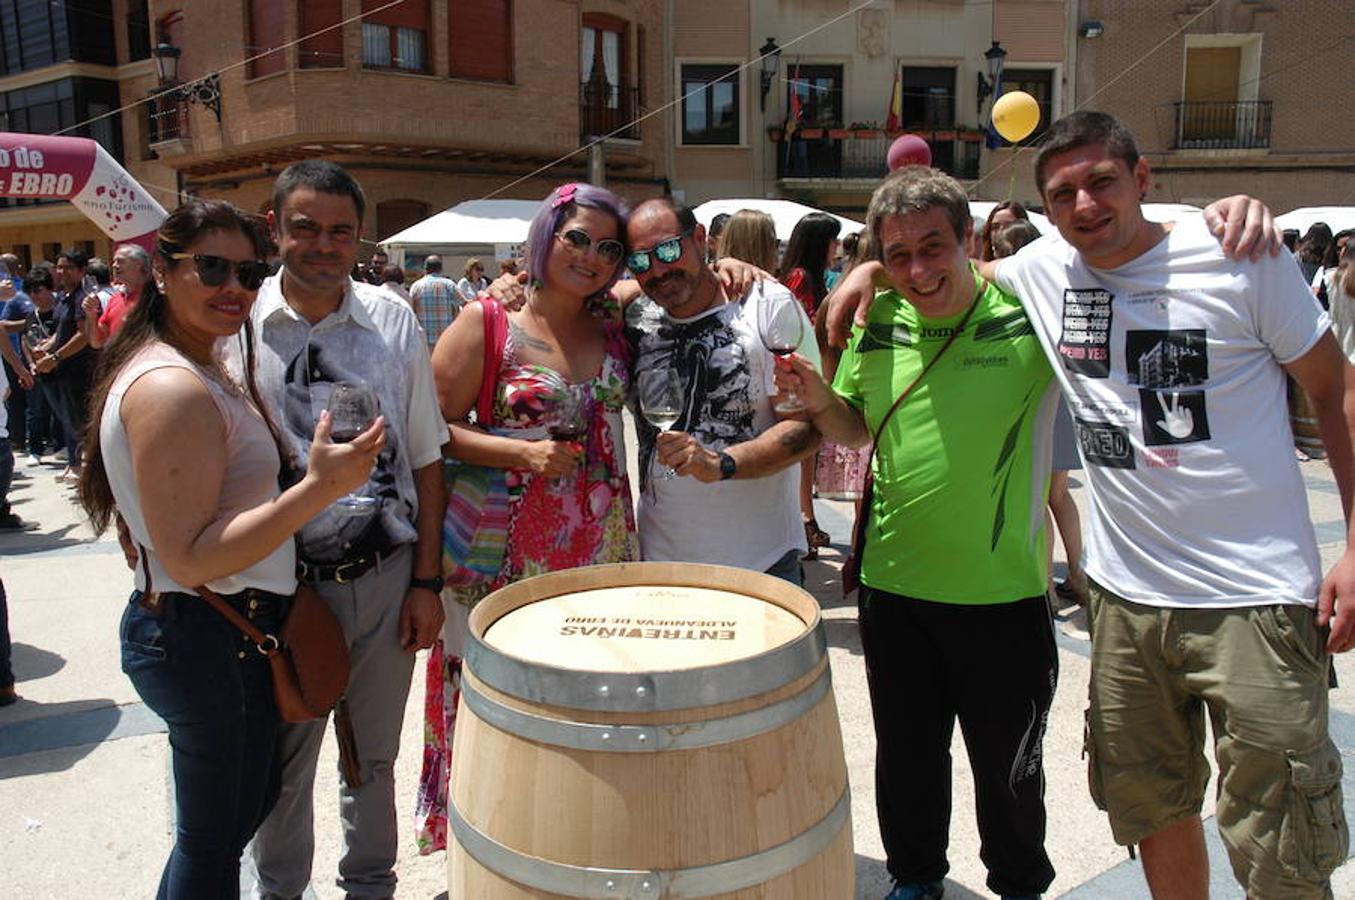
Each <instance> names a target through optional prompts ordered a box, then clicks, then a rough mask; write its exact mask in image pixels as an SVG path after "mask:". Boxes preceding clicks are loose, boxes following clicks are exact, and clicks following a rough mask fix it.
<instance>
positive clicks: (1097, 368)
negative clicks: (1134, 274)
mask: <svg viewBox="0 0 1355 900" xmlns="http://www.w3.org/2000/svg"><path fill="white" fill-rule="evenodd" d="M1112 296H1113V295H1112V294H1111V293H1110V291H1107V290H1102V289H1101V288H1090V289H1086V290H1075V289H1073V288H1069V289H1067V290H1065V291H1064V292H1063V333H1062V334H1061V335H1059V348H1058V349H1059V357H1060V358H1061V359H1062V360H1063V366H1064V368H1065V369H1067V370H1068V371H1069V372H1076V373H1078V374H1079V375H1085V376H1087V377H1088V378H1106V377H1108V376H1109V375H1110V320H1111V309H1110V301H1111V299H1112Z"/></svg>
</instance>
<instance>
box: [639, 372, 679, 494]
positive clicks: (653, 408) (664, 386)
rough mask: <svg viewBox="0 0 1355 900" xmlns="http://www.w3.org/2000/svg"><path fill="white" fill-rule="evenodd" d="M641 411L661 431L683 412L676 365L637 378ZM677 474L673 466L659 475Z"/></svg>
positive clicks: (665, 477)
mask: <svg viewBox="0 0 1355 900" xmlns="http://www.w3.org/2000/svg"><path fill="white" fill-rule="evenodd" d="M636 389H637V390H638V391H639V397H640V412H641V414H643V415H644V417H645V420H646V421H647V422H649V424H651V425H653V426H654V427H655V428H657V429H659V430H660V431H668V430H669V429H671V428H672V427H673V426H674V425H676V424H677V421H678V418H679V417H680V416H681V415H682V400H683V397H682V394H683V389H682V376H681V375H679V374H678V371H677V370H676V369H673V368H668V367H664V368H659V369H646V370H645V371H643V372H640V373H639V375H638V376H637V378H636ZM676 475H677V472H675V471H674V470H673V468H672V467H671V466H669V467H665V469H664V471H663V472H662V473H660V474H659V476H658V477H659V478H661V479H668V478H673V477H675V476H676Z"/></svg>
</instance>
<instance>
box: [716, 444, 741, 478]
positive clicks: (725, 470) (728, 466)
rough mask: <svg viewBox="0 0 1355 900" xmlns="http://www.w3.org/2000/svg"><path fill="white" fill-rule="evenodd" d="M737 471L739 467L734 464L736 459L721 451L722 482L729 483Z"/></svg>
mask: <svg viewBox="0 0 1355 900" xmlns="http://www.w3.org/2000/svg"><path fill="white" fill-rule="evenodd" d="M737 469H738V465H737V464H736V463H735V462H734V457H732V456H730V455H729V454H728V453H726V452H724V451H723V450H721V451H720V480H721V481H728V480H729V479H731V478H733V477H734V472H735V471H736V470H737Z"/></svg>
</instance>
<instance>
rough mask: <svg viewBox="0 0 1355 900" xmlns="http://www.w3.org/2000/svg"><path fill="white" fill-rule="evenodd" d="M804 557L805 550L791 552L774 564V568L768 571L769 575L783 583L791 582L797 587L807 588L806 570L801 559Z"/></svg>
mask: <svg viewBox="0 0 1355 900" xmlns="http://www.w3.org/2000/svg"><path fill="white" fill-rule="evenodd" d="M803 555H804V551H803V550H791V551H790V552H789V553H787V554H786V555H785V556H783V557H781V558H780V559H778V560H777V561H776V562H774V563H772V567H771V568H770V569H768V570H767V574H768V575H771V576H773V577H775V578H780V579H781V580H783V581H789V582H790V583H791V584H793V585H795V586H796V587H804V586H805V569H804V566H802V565H801V564H800V557H801V556H803Z"/></svg>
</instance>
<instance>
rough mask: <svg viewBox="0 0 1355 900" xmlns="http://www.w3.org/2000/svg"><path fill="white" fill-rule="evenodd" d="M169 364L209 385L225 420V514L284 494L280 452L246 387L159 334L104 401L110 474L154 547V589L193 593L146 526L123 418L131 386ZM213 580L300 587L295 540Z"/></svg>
mask: <svg viewBox="0 0 1355 900" xmlns="http://www.w3.org/2000/svg"><path fill="white" fill-rule="evenodd" d="M166 366H173V367H176V368H180V369H187V370H188V371H190V372H192V373H193V374H194V375H196V376H197V377H198V380H199V381H201V382H202V384H203V385H204V386H205V387H206V388H207V392H208V393H209V394H210V395H211V397H212V401H213V402H214V403H215V404H216V408H217V411H218V412H219V413H220V414H221V419H222V421H223V422H224V423H225V426H226V432H225V441H226V470H225V472H224V473H223V476H222V479H221V499H220V506H219V508H218V515H224V514H226V513H230V512H233V511H238V510H245V509H250V508H252V507H255V506H258V505H259V504H261V503H266V502H267V501H269V500H271V499H272V498H274V497H276V496H277V495H278V478H277V475H278V451H277V446H276V445H275V444H274V443H273V436H272V435H271V434H270V433H269V431H268V426H267V425H266V424H265V423H264V420H263V417H262V416H260V415H259V413H258V411H257V410H256V409H255V408H254V407H253V405H252V404H251V403H250V402H249V401H248V400H247V399H246V398H245V396H244V395H243V394H242V393H240V392H238V391H236V390H232V389H227V388H226V387H224V386H223V385H220V384H218V383H217V382H215V381H214V380H212V379H211V378H209V377H208V376H207V375H206V373H204V372H203V371H202V369H200V368H199V367H198V366H197V365H196V364H195V363H194V362H193V361H192V360H191V359H189V358H188V357H186V356H184V355H183V354H182V353H180V352H179V351H178V350H176V349H174V348H173V347H171V346H169V345H168V344H164V343H161V342H159V341H157V342H155V343H152V344H149V345H147V346H146V347H145V348H144V349H142V350H141V351H140V352H139V353H138V354H137V355H136V356H134V357H132V358H131V359H130V360H129V361H128V362H127V364H126V365H125V366H123V368H122V371H120V372H119V373H118V376H117V378H116V379H115V380H114V382H113V384H112V386H111V387H110V388H109V391H108V398H107V399H106V400H105V401H104V408H103V420H102V422H101V423H100V426H99V441H100V444H101V445H102V448H103V461H104V470H105V471H106V472H107V473H108V482H109V485H110V486H111V487H112V490H113V498H114V500H115V501H116V502H117V506H118V512H120V513H122V517H123V518H124V519H126V520H127V527H128V529H129V530H130V531H131V533H132V539H133V540H135V541H136V542H137V543H139V544H140V545H141V546H142V547H145V548H146V549H147V563H148V564H149V566H150V572H151V579H152V583H153V587H154V588H155V590H157V591H183V592H186V593H190V594H191V593H193V587H195V585H193V586H190V585H181V584H178V583H176V582H175V581H174V579H172V578H170V577H169V575H167V574H166V573H165V570H164V568H163V567H162V566H161V565H160V559H159V557H158V556H157V555H156V552H155V547H154V546H153V545H152V544H151V540H150V535H149V534H147V532H146V520H145V517H144V516H143V515H142V512H141V495H140V492H139V491H138V490H137V483H136V477H135V475H134V474H133V472H132V454H131V448H130V446H129V445H128V442H127V431H126V429H125V428H124V427H123V423H122V413H121V410H122V397H123V395H124V394H125V393H126V392H127V389H128V388H129V387H131V386H132V384H133V383H134V382H135V381H136V380H137V379H138V378H140V377H141V376H142V375H145V374H146V373H147V372H149V371H151V370H153V369H160V368H164V367H166ZM144 582H145V574H144V572H143V570H142V567H141V566H137V570H136V586H137V588H139V589H142V590H144V589H145V587H146V585H145V583H144ZM207 586H208V587H210V588H211V589H212V590H214V591H216V592H217V593H219V594H235V593H238V592H240V591H243V590H245V589H246V588H257V589H260V590H265V591H271V592H273V593H277V594H290V593H292V592H293V591H294V590H296V547H295V545H294V543H293V542H292V541H290V540H289V541H283V542H282V544H281V545H280V546H279V547H278V548H277V549H276V550H274V551H273V552H272V553H270V554H269V555H268V556H266V557H264V558H263V559H261V560H259V561H258V562H257V563H255V564H254V565H252V566H250V567H249V568H247V569H245V570H243V571H241V572H237V573H235V574H234V575H229V576H227V577H225V578H219V579H217V580H215V581H209V582H208V583H207Z"/></svg>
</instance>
